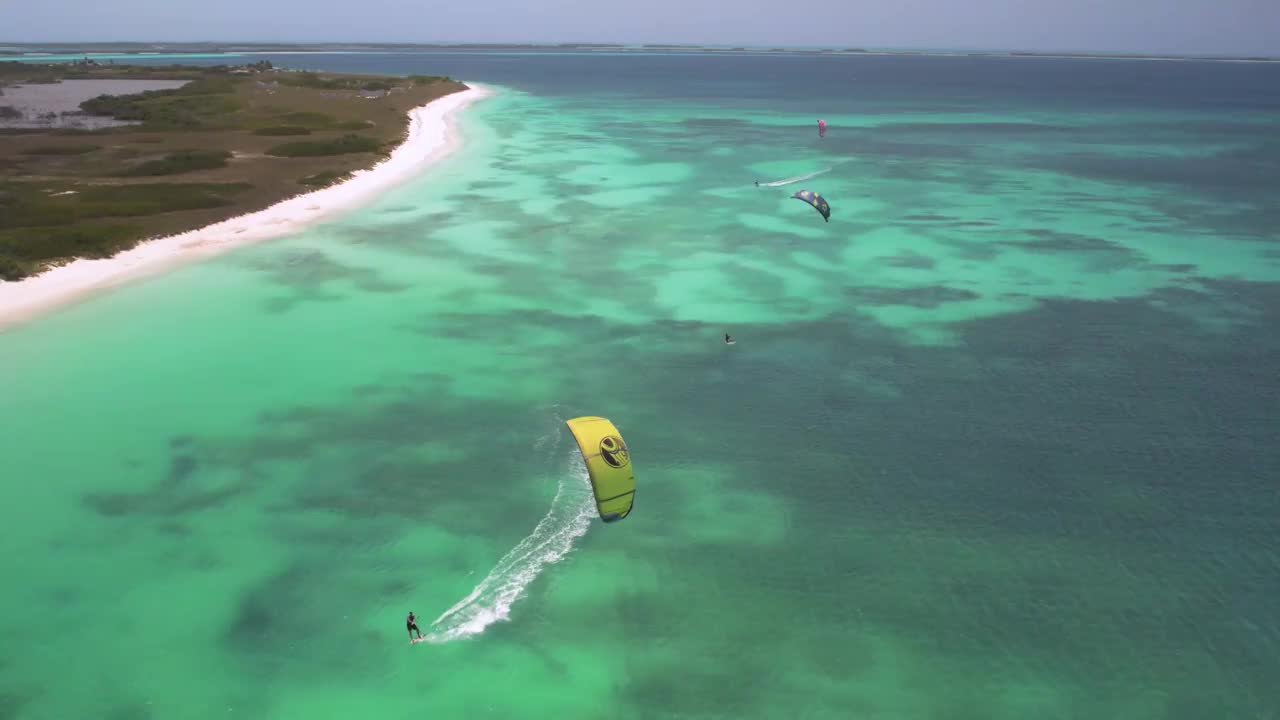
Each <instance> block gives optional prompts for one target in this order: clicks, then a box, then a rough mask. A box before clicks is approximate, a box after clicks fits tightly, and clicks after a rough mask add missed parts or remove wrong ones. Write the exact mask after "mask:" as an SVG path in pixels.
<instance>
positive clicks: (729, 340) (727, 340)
mask: <svg viewBox="0 0 1280 720" xmlns="http://www.w3.org/2000/svg"><path fill="white" fill-rule="evenodd" d="M731 342H733V338H731V337H729V333H725V334H724V343H725V344H726V345H728V344H729V343H731Z"/></svg>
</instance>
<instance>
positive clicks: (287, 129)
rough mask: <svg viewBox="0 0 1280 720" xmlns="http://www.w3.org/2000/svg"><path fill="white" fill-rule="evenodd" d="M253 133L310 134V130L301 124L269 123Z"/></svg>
mask: <svg viewBox="0 0 1280 720" xmlns="http://www.w3.org/2000/svg"><path fill="white" fill-rule="evenodd" d="M253 134H254V135H310V134H311V130H309V129H307V128H304V127H302V126H301V125H271V126H270V127H260V128H258V129H257V130H254V131H253Z"/></svg>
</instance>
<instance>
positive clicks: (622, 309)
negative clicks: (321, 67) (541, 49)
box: [0, 54, 1280, 720]
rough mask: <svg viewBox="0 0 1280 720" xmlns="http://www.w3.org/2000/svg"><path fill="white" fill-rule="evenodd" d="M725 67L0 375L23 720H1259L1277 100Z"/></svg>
mask: <svg viewBox="0 0 1280 720" xmlns="http://www.w3.org/2000/svg"><path fill="white" fill-rule="evenodd" d="M294 60H296V62H298V63H299V64H302V63H303V62H304V61H305V62H310V63H331V64H332V65H331V67H332V68H333V69H371V66H372V65H377V67H376V68H372V69H381V71H387V70H395V69H399V70H400V71H402V72H419V71H421V70H422V69H424V68H428V67H434V66H435V64H436V63H437V62H442V61H439V58H438V56H437V57H433V58H431V59H429V60H423V59H422V58H419V57H417V56H404V57H399V56H391V57H388V56H380V57H377V58H373V57H370V58H364V57H356V58H351V57H345V56H344V59H334V58H328V59H325V58H315V57H311V58H302V57H299V58H294ZM734 60H741V61H743V62H741V63H739V64H734V63H733V62H731V61H722V60H713V59H705V58H700V59H696V60H695V59H690V58H659V59H654V58H634V59H633V58H616V59H613V60H610V61H607V63H609V64H607V66H606V67H603V68H601V67H592V68H582V67H578V69H577V70H574V69H573V68H574V67H577V66H575V65H573V63H577V62H579V61H578V60H577V59H576V58H573V59H556V58H552V59H549V60H540V61H533V60H527V59H521V60H519V61H518V62H514V61H511V58H507V57H505V56H503V55H502V54H493V55H492V56H484V57H481V58H480V59H475V58H464V57H461V56H459V57H457V58H450V59H447V62H446V63H445V64H444V65H443V66H442V67H440V69H439V71H440V72H445V73H448V74H453V75H455V76H458V77H464V78H473V79H479V80H488V81H490V82H492V83H495V84H497V85H498V86H499V94H498V95H497V96H496V97H494V98H492V99H490V100H487V101H485V102H484V103H482V104H480V105H477V106H474V107H473V108H472V109H471V110H469V111H467V114H466V116H465V119H464V122H463V130H464V133H465V139H466V144H465V147H464V148H463V149H462V150H461V151H460V152H458V153H457V154H455V155H453V156H451V157H450V158H448V159H447V160H445V161H444V162H443V163H441V164H440V165H438V166H436V167H434V168H433V169H432V170H431V171H429V172H428V173H426V174H425V175H424V176H423V177H421V178H419V179H417V180H415V181H413V182H411V183H408V184H406V185H404V186H402V187H400V188H397V189H396V190H395V191H393V192H390V193H388V194H387V195H386V196H385V197H382V198H380V199H379V200H378V201H377V202H376V203H374V204H373V205H371V206H369V207H367V208H364V209H361V210H358V211H355V212H352V213H350V214H349V215H346V216H344V217H343V218H341V219H340V220H338V221H335V222H332V223H329V224H325V225H321V226H316V227H313V228H311V229H309V230H307V231H305V232H304V233H301V234H299V235H297V236H294V237H289V238H285V239H281V240H277V241H271V242H267V243H263V244H261V245H258V246H255V247H251V248H246V249H243V250H239V251H236V252H233V253H230V254H227V255H224V256H221V257H218V258H215V259H212V260H209V261H207V262H202V263H200V264H196V265H191V266H187V267H184V268H181V269H179V270H176V271H174V272H172V273H169V274H167V275H164V276H161V277H157V278H154V279H149V280H146V281H143V282H138V283H135V284H133V285H130V286H127V287H125V288H121V289H118V290H115V291H112V292H110V293H107V294H104V295H101V296H100V297H97V298H95V299H93V300H92V301H91V302H86V303H83V304H79V305H76V306H74V307H71V308H68V309H65V310H62V311H59V312H57V313H54V314H51V315H48V316H45V317H43V318H41V319H40V320H38V321H37V322H34V323H31V324H28V325H25V326H22V327H20V328H17V329H14V330H11V331H7V332H5V333H3V334H0V367H2V368H4V372H3V373H0V398H3V399H4V413H3V415H2V416H0V453H2V454H3V457H4V458H5V459H6V462H5V465H4V472H3V477H4V482H3V483H0V501H2V502H0V506H2V507H3V508H4V511H3V513H4V514H3V517H4V520H5V522H4V525H5V529H6V531H5V532H4V533H3V534H0V543H3V544H2V545H0V574H2V575H3V577H4V578H5V592H4V593H3V594H2V595H0V717H4V718H20V719H22V720H29V719H31V718H68V717H108V718H207V717H213V716H218V717H253V718H277V717H278V718H297V717H308V718H328V717H332V718H349V717H355V716H362V717H397V718H399V717H405V718H409V717H433V718H438V717H444V718H485V717H493V718H511V717H519V718H544V717H545V718H595V717H602V716H611V717H623V718H744V717H760V718H768V717H779V716H792V715H794V716H797V717H804V718H809V717H812V718H835V717H841V718H844V717H853V718H939V719H941V718H949V719H958V718H966V719H967V718H974V719H976V718H984V719H987V718H1026V717H1038V718H1143V719H1146V718H1151V719H1155V718H1204V717H1232V718H1244V717H1259V718H1262V717H1270V716H1272V715H1275V714H1276V713H1278V712H1280V694H1278V691H1277V689H1276V683H1275V682H1274V679H1275V677H1277V676H1280V661H1277V659H1276V658H1277V657H1280V655H1278V654H1277V650H1280V609H1278V607H1280V606H1277V604H1276V602H1275V597H1276V593H1277V591H1280V572H1278V571H1280V541H1278V540H1277V536H1276V531H1275V527H1276V525H1275V522H1276V520H1275V519H1276V517H1277V513H1278V512H1280V499H1278V496H1277V495H1276V493H1275V478H1276V477H1280V449H1278V448H1280V443H1277V440H1280V437H1277V430H1276V428H1277V425H1276V418H1277V417H1280V379H1278V378H1280V375H1277V373H1276V371H1275V369H1276V367H1278V366H1280V364H1278V362H1280V339H1278V338H1277V336H1276V334H1275V332H1274V328H1275V327H1276V326H1277V325H1276V323H1277V321H1278V320H1280V243H1277V239H1278V238H1277V237H1276V234H1275V227H1276V224H1275V222H1274V221H1275V220H1276V219H1277V218H1276V212H1277V211H1276V206H1275V205H1274V204H1273V203H1272V202H1271V197H1272V193H1273V191H1272V189H1270V186H1267V185H1266V184H1265V183H1264V182H1262V180H1263V179H1265V178H1267V177H1274V176H1275V175H1276V172H1277V170H1278V169H1280V147H1277V145H1276V143H1275V140H1274V138H1275V137H1276V136H1277V135H1276V129H1277V128H1276V117H1277V115H1276V113H1275V106H1276V105H1277V104H1280V100H1278V99H1277V97H1276V93H1275V88H1276V87H1280V85H1277V84H1275V83H1273V82H1272V81H1273V80H1274V79H1275V74H1274V71H1267V70H1259V69H1257V68H1253V67H1248V66H1235V67H1234V68H1225V69H1224V68H1218V67H1214V68H1210V69H1207V70H1206V69H1204V68H1202V67H1200V66H1198V65H1194V64H1193V65H1186V64H1179V65H1180V66H1181V67H1182V69H1181V70H1178V69H1175V66H1174V64H1160V63H1144V64H1134V63H1130V64H1114V65H1108V66H1105V67H1104V66H1103V65H1101V64H1099V63H1093V62H1090V63H1077V64H1072V63H1070V62H1069V61H1035V62H1037V63H1038V64H1036V65H1029V64H1026V63H1025V62H1024V61H1021V60H1010V61H987V62H986V63H982V64H974V63H972V62H970V61H964V60H955V61H951V60H948V59H941V58H932V59H927V61H928V62H932V63H934V65H933V66H932V69H931V70H928V72H925V70H923V69H922V68H925V67H926V66H924V65H922V64H920V62H919V61H918V60H910V59H891V58H883V59H876V60H873V61H871V62H869V63H868V62H863V61H865V60H867V59H859V62H863V64H856V65H840V64H832V63H839V62H854V61H852V60H850V61H840V60H833V59H828V58H819V59H803V60H802V59H796V58H768V59H751V60H747V59H737V58H735V59H734ZM602 62H604V61H602ZM448 63H455V64H456V65H455V66H450V65H449V64H448ZM468 63H472V64H471V65H468ZM628 63H630V64H628ZM708 63H711V64H708ZM948 63H951V64H948ZM1139 65H1140V67H1139ZM1119 66H1123V67H1133V68H1135V69H1133V70H1132V71H1126V72H1124V73H1121V72H1118V71H1116V70H1115V67H1119ZM1157 66H1161V67H1157ZM673 67H675V68H678V69H681V68H682V70H681V71H680V72H679V73H677V74H676V75H672V72H673V71H672V68H673ZM1187 67H1191V68H1192V69H1191V70H1187V69H1186V68H1187ZM975 68H976V69H975ZM468 70H470V72H469V73H468V72H467V71H468ZM1268 72H1269V73H1271V74H1269V75H1268V74H1266V73H1268ZM797 77H800V78H806V77H808V78H810V79H811V80H813V82H808V81H800V80H796V79H795V78H797ZM841 78H844V79H841ZM841 83H844V84H841ZM604 85H607V87H602V86H604ZM1091 97H1101V98H1110V100H1108V101H1106V102H1098V101H1090V100H1089V98H1091ZM817 117H823V118H824V119H825V120H826V121H827V123H828V127H829V130H828V133H827V136H826V137H825V138H819V137H818V135H817V130H816V126H815V119H816V118H817ZM815 173H818V174H815ZM805 175H813V176H812V177H810V178H809V179H806V180H803V181H799V182H794V183H788V184H776V185H773V186H768V185H767V184H768V183H785V182H786V181H787V180H788V179H790V178H795V177H799V176H805ZM756 180H759V181H760V182H761V183H762V184H766V186H765V187H760V188H757V187H755V185H754V182H753V181H756ZM800 188H810V189H814V190H817V191H819V192H821V193H823V195H824V196H825V197H826V198H827V199H828V200H829V201H830V203H831V205H832V208H833V212H832V217H831V222H830V223H824V222H823V220H822V218H821V217H820V216H819V215H818V214H817V213H816V212H815V211H814V210H813V209H812V208H810V207H808V206H806V205H805V204H803V203H800V202H797V201H795V200H792V199H790V198H789V195H790V193H791V192H794V191H795V190H798V189H800ZM726 332H728V333H732V334H733V335H734V336H735V338H736V339H737V341H738V342H737V344H736V345H733V346H726V345H725V344H724V343H723V341H722V338H723V334H724V333H726ZM585 414H599V415H605V416H608V417H610V418H611V419H612V420H614V421H615V422H616V423H617V425H618V427H619V428H620V429H621V431H622V433H623V435H624V436H625V438H626V439H627V442H628V444H629V446H630V448H631V451H632V459H633V462H634V464H635V470H636V477H637V484H638V493H637V500H636V506H635V511H634V512H633V513H632V515H631V516H630V517H629V518H628V519H627V520H625V521H623V522H621V523H617V524H611V525H608V526H605V525H603V524H602V523H600V521H599V520H598V519H596V518H594V516H593V515H592V507H591V504H590V499H589V490H588V488H587V486H586V484H585V482H586V481H585V473H584V472H583V471H582V469H581V462H580V460H579V457H578V456H577V454H576V449H575V448H574V447H573V444H572V441H571V439H570V437H569V436H568V432H567V430H566V429H565V428H564V425H563V421H564V420H566V419H568V418H571V417H575V416H577V415H585ZM409 610H413V611H415V612H416V613H417V614H418V615H419V616H420V618H421V622H420V624H421V625H422V627H423V630H424V632H426V633H427V634H428V635H429V636H430V637H431V639H432V642H430V643H423V644H418V645H413V646H410V645H408V644H407V642H406V637H405V635H404V634H403V632H404V631H403V625H402V620H403V618H404V615H405V614H406V612H407V611H409ZM437 617H440V618H441V619H440V620H439V622H436V623H434V624H433V623H432V621H433V620H435V619H436V618H437Z"/></svg>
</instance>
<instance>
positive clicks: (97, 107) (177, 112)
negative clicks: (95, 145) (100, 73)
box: [80, 77, 242, 129]
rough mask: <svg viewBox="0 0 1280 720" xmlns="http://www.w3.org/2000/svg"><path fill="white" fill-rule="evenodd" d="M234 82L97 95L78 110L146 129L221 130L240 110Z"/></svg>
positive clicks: (210, 81) (206, 81)
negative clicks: (132, 122)
mask: <svg viewBox="0 0 1280 720" xmlns="http://www.w3.org/2000/svg"><path fill="white" fill-rule="evenodd" d="M235 83H236V81H235V80H232V79H230V78H216V77H215V78H201V79H199V80H193V81H192V82H189V83H187V84H186V85H183V86H182V87H180V88H176V89H173V90H147V91H145V92H140V93H134V94H132V95H99V96H98V97H95V98H90V99H89V100H85V101H84V102H82V103H80V109H81V110H83V111H84V112H86V113H88V114H90V115H106V116H109V117H112V118H115V119H116V120H132V121H137V122H141V123H142V124H143V125H144V126H146V127H147V128H148V129H194V128H215V127H222V126H226V125H228V124H230V116H231V114H232V113H234V112H236V111H237V110H240V109H241V107H242V104H241V103H240V101H239V100H237V99H236V98H235V97H233V96H232V95H231V93H232V92H234V90H235Z"/></svg>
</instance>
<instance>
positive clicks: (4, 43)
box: [0, 39, 1280, 59]
mask: <svg viewBox="0 0 1280 720" xmlns="http://www.w3.org/2000/svg"><path fill="white" fill-rule="evenodd" d="M49 45H55V46H65V47H68V48H74V47H77V46H87V45H161V46H164V45H245V46H265V47H273V46H275V47H280V46H301V47H305V46H313V45H359V46H367V47H379V46H383V47H394V46H420V47H449V46H459V45H468V46H477V47H494V46H506V47H564V46H583V47H585V46H606V47H627V48H644V47H655V48H699V49H711V50H717V49H719V50H737V49H742V50H833V51H850V50H863V51H866V52H869V53H870V52H934V53H984V54H1008V53H1026V54H1036V55H1095V56H1114V55H1129V56H1142V57H1216V58H1224V59H1252V58H1258V57H1265V58H1269V59H1270V58H1280V55H1275V54H1270V53H1266V52H1263V53H1261V54H1259V53H1240V52H1222V51H1173V50H1163V51H1157V50H1078V49H1076V50H1073V49H1061V48H1059V49H1029V48H1020V47H999V48H998V47H962V46H961V47H939V46H931V45H930V46H925V45H895V46H877V45H857V44H844V45H834V44H821V45H787V44H777V43H774V44H743V43H693V42H655V41H649V42H633V41H610V40H580V41H564V40H545V41H527V40H520V41H497V40H492V41H474V40H447V41H446V40H402V41H388V40H378V41H361V40H306V41H303V40H74V41H64V40H39V41H31V40H22V41H9V40H3V39H0V48H3V47H41V46H49Z"/></svg>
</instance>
